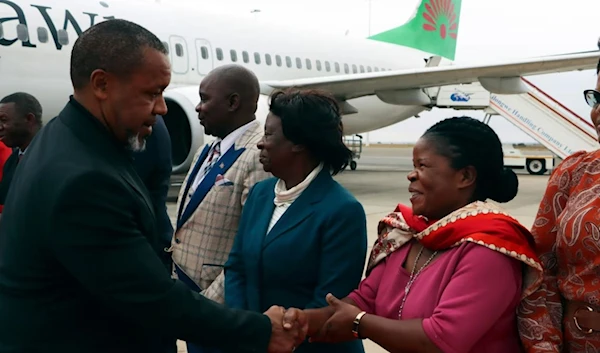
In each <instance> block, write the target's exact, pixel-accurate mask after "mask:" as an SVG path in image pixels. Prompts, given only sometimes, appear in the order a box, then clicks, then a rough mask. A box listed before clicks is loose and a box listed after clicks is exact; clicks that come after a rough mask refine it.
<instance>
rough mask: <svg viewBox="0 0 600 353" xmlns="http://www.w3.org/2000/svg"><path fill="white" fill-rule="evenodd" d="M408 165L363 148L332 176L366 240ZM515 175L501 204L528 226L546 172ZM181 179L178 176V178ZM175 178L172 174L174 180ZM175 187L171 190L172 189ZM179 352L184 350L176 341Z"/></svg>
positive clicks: (401, 155) (399, 194) (373, 352)
mask: <svg viewBox="0 0 600 353" xmlns="http://www.w3.org/2000/svg"><path fill="white" fill-rule="evenodd" d="M411 168H412V154H411V150H410V149H408V148H365V150H364V151H363V154H362V157H361V159H359V160H358V168H357V170H355V171H350V170H348V171H345V172H343V173H341V174H340V175H338V176H336V179H337V180H338V182H340V183H341V184H342V185H344V186H345V187H346V188H348V190H350V191H351V192H352V193H353V194H354V195H355V197H356V198H357V199H358V200H359V201H360V202H361V203H362V205H363V207H364V208H365V211H366V214H367V226H368V230H369V234H368V235H369V244H372V243H373V242H374V241H375V239H376V237H377V233H376V227H377V223H378V221H379V219H380V218H381V217H383V216H385V215H386V214H387V213H388V212H390V211H392V210H393V209H394V207H395V205H396V204H397V203H399V202H408V199H409V196H408V190H407V188H408V181H407V179H406V174H407V172H408V171H409V170H410V169H411ZM517 174H518V175H519V184H520V186H519V194H518V195H517V197H516V198H515V199H514V200H513V201H511V202H509V203H507V204H504V207H505V208H506V209H507V210H508V211H509V212H510V213H511V214H512V215H513V216H514V217H516V218H517V219H518V220H519V221H521V223H523V225H525V226H526V227H531V225H532V224H533V220H534V217H535V213H536V212H537V207H538V205H539V202H540V200H541V198H542V196H543V192H544V189H545V187H546V182H547V180H548V176H547V175H544V176H533V175H528V174H526V173H524V172H520V171H519V172H517ZM179 179H181V178H179ZM177 180H178V178H177V177H175V178H174V181H177ZM176 190H177V189H176V188H175V187H174V188H173V190H172V194H175V193H176ZM168 208H169V213H170V215H171V217H172V219H173V218H174V216H175V208H176V207H175V204H174V203H169V204H168ZM365 348H366V351H367V353H379V352H384V350H383V349H381V348H380V347H379V346H378V345H376V344H375V343H373V342H370V341H367V342H365ZM180 352H182V353H183V352H186V350H185V346H184V345H183V344H182V345H180Z"/></svg>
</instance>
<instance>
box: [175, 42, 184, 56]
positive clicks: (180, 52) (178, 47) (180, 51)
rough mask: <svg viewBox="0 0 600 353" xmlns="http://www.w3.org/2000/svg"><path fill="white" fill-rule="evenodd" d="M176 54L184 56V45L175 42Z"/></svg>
mask: <svg viewBox="0 0 600 353" xmlns="http://www.w3.org/2000/svg"><path fill="white" fill-rule="evenodd" d="M175 55H177V56H180V57H181V56H183V45H181V44H179V43H177V44H175Z"/></svg>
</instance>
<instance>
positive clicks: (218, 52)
mask: <svg viewBox="0 0 600 353" xmlns="http://www.w3.org/2000/svg"><path fill="white" fill-rule="evenodd" d="M217 60H223V49H221V48H217Z"/></svg>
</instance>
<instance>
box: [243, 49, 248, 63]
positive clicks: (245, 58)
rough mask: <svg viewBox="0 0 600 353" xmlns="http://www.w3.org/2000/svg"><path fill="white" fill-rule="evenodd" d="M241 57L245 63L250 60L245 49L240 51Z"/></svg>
mask: <svg viewBox="0 0 600 353" xmlns="http://www.w3.org/2000/svg"><path fill="white" fill-rule="evenodd" d="M242 59H243V60H244V62H245V63H247V62H249V61H250V57H249V56H248V52H247V51H245V50H244V51H243V52H242Z"/></svg>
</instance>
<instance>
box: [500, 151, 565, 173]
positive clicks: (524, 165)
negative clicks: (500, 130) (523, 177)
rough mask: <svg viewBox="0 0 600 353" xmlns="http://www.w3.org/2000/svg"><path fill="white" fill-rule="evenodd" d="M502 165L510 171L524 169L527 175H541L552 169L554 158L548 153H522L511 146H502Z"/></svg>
mask: <svg viewBox="0 0 600 353" xmlns="http://www.w3.org/2000/svg"><path fill="white" fill-rule="evenodd" d="M502 149H503V152H504V165H505V166H506V167H508V168H512V169H525V170H527V172H528V173H529V174H533V175H542V174H544V173H546V172H547V171H551V170H552V169H554V156H553V155H552V154H551V153H550V152H548V153H547V154H546V153H543V152H542V153H540V152H539V151H532V153H531V154H530V153H524V152H523V151H522V150H520V149H518V148H515V147H514V146H512V145H503V146H502Z"/></svg>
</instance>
